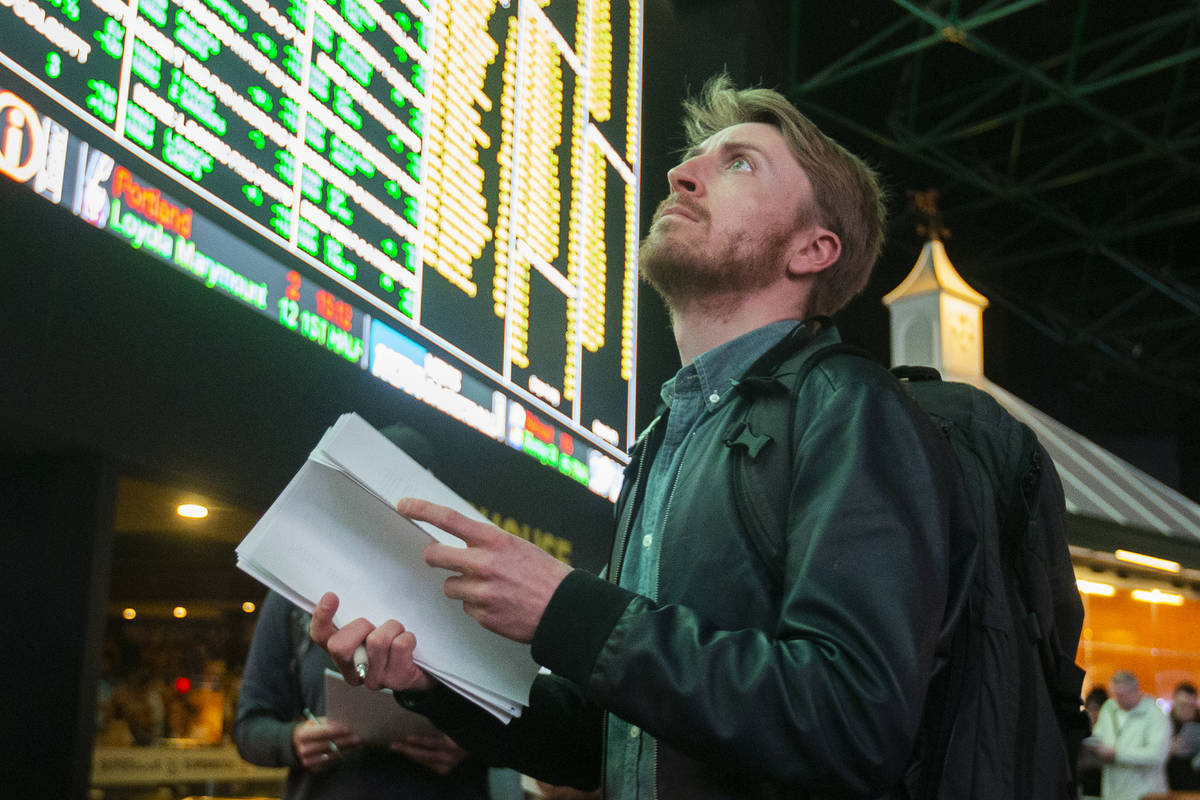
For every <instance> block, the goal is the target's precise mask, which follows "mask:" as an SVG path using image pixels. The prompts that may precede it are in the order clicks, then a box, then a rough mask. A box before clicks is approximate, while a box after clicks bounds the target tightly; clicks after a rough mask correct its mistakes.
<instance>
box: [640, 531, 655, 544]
mask: <svg viewBox="0 0 1200 800" xmlns="http://www.w3.org/2000/svg"><path fill="white" fill-rule="evenodd" d="M653 543H654V537H653V536H651V535H650V534H648V533H647V534H646V535H645V536H643V537H642V547H649V546H650V545H651V544H653Z"/></svg>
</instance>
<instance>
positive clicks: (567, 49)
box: [0, 0, 642, 498]
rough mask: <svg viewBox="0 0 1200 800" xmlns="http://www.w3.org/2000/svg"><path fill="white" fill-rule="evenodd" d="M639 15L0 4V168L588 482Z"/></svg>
mask: <svg viewBox="0 0 1200 800" xmlns="http://www.w3.org/2000/svg"><path fill="white" fill-rule="evenodd" d="M641 24H642V13H641V8H640V3H639V2H638V0H633V1H632V2H626V3H620V2H615V1H613V0H581V1H580V2H560V1H559V0H550V1H549V2H547V1H546V0H510V1H509V2H496V1H495V0H492V1H490V2H489V1H485V0H446V1H445V2H443V0H385V1H384V2H375V0H310V1H309V2H305V1H304V0H0V172H2V173H3V174H4V175H6V176H7V178H8V179H10V180H13V181H17V182H20V183H24V184H26V185H27V186H28V187H29V189H30V190H31V191H33V192H36V193H37V194H39V195H41V196H43V197H45V198H46V199H47V200H48V201H50V202H51V203H53V204H56V205H58V206H60V207H61V209H62V210H63V211H64V212H67V213H73V214H74V215H76V216H77V217H79V219H80V220H81V223H80V224H85V223H86V224H90V225H93V226H96V227H98V228H102V229H105V230H107V231H108V232H109V233H111V234H112V235H114V236H117V237H121V238H122V239H124V240H125V241H126V242H127V243H128V244H129V246H130V247H131V248H134V249H137V250H140V251H142V252H143V253H146V254H148V255H149V256H150V257H152V258H154V259H156V260H157V261H159V262H161V263H162V264H164V265H167V266H169V267H170V268H173V269H176V270H179V271H181V272H183V273H185V274H187V275H189V276H191V277H193V278H195V279H196V280H198V281H201V282H203V284H204V285H205V286H207V287H208V288H209V289H211V290H212V291H215V292H219V293H221V294H223V295H225V296H227V297H228V298H229V299H230V300H231V301H232V302H236V303H239V304H241V305H243V306H245V307H247V308H249V309H251V310H253V311H255V312H257V313H260V314H264V315H267V316H269V317H271V318H272V319H273V320H275V321H276V322H277V323H278V324H279V325H280V326H281V328H283V329H285V330H287V331H291V332H294V334H295V335H298V336H303V337H305V338H306V339H308V340H310V341H311V342H312V343H313V345H314V347H316V348H320V349H321V350H324V351H326V352H327V354H328V356H327V357H336V358H342V359H345V360H347V361H349V362H352V363H354V364H357V365H359V366H361V367H362V368H363V369H364V370H369V371H370V373H371V374H372V375H374V376H376V377H377V378H379V379H380V380H383V381H385V382H387V383H389V384H391V385H393V386H394V387H396V389H397V390H399V391H403V392H406V393H408V394H409V395H412V396H414V397H416V398H418V399H420V400H422V401H423V402H425V403H427V404H429V405H430V406H433V407H434V408H436V409H438V410H440V411H442V412H444V413H447V414H449V415H452V416H454V417H455V418H457V419H459V420H460V421H462V422H463V423H465V424H467V425H470V426H471V427H473V428H475V429H477V430H478V431H480V432H481V433H483V434H485V435H487V436H489V437H492V438H494V439H496V440H499V441H504V442H507V443H508V444H509V445H511V446H512V447H513V448H514V449H517V450H520V451H522V452H524V453H526V454H528V455H529V456H531V457H533V458H536V459H538V460H539V461H540V462H542V463H543V464H545V465H547V466H548V467H551V468H553V469H555V470H557V471H559V472H561V473H563V474H564V475H567V476H569V477H570V478H572V479H574V480H576V481H578V482H580V483H582V484H585V485H587V486H588V487H589V488H590V489H591V490H592V491H594V492H596V493H597V494H600V495H602V496H606V497H610V498H615V496H616V492H617V489H618V487H619V483H620V476H621V463H622V461H623V459H624V454H623V450H624V447H625V446H627V444H628V443H629V441H630V439H631V437H632V435H633V425H634V421H633V418H632V417H633V408H634V405H633V395H634V373H635V363H634V359H635V340H634V337H635V331H636V317H635V309H636V292H637V280H636V263H635V259H636V250H637V220H638V213H637V198H638V167H637V165H638V147H639V111H640V97H639V91H640V70H641V55H640V42H641ZM119 266H120V265H113V268H119ZM164 302H169V299H167V298H164Z"/></svg>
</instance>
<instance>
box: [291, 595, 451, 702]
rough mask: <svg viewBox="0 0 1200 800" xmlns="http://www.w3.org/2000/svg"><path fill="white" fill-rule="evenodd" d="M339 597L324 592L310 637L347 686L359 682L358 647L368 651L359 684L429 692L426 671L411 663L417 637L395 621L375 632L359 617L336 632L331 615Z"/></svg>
mask: <svg viewBox="0 0 1200 800" xmlns="http://www.w3.org/2000/svg"><path fill="white" fill-rule="evenodd" d="M338 602H339V601H338V597H337V595H336V594H334V593H332V592H327V593H326V594H325V595H323V596H322V597H321V600H320V602H318V603H317V605H316V608H314V609H313V616H312V623H311V625H310V626H309V635H310V636H311V637H312V640H313V641H314V642H316V643H317V645H318V646H319V647H321V648H323V649H324V650H325V651H326V652H327V653H329V657H330V658H331V659H332V660H333V663H334V665H335V666H336V667H337V668H338V671H339V672H341V673H342V677H344V678H345V679H346V683H348V684H350V685H352V686H353V685H356V684H357V683H358V682H359V681H360V678H359V677H358V670H357V669H356V668H355V664H354V653H355V651H356V650H357V649H358V647H359V645H365V646H366V648H367V664H368V666H367V676H366V678H365V679H361V682H362V683H363V684H365V685H366V687H367V688H368V689H392V690H393V691H398V692H402V691H408V690H410V689H429V688H431V687H432V686H433V680H432V679H431V678H430V677H429V675H428V673H426V672H425V670H423V669H421V668H420V667H418V666H417V665H416V663H415V662H414V661H413V650H414V649H415V648H416V645H417V640H416V637H415V636H413V634H412V633H411V632H410V631H407V630H405V629H404V626H403V625H401V624H400V623H399V622H396V621H395V620H388V621H387V622H385V623H384V624H383V625H381V626H379V627H378V628H376V627H375V626H374V625H372V624H371V623H370V622H368V621H367V620H365V619H363V618H361V617H359V618H358V619H356V620H354V621H353V622H351V623H349V624H348V625H344V626H342V627H341V628H335V627H334V624H333V618H334V615H335V614H336V613H337V609H338Z"/></svg>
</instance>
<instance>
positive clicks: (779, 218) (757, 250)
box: [638, 122, 815, 305]
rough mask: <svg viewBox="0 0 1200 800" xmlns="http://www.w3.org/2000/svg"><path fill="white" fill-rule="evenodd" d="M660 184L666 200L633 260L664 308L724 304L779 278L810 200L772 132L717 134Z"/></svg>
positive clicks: (763, 128) (743, 129)
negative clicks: (668, 188) (710, 302)
mask: <svg viewBox="0 0 1200 800" xmlns="http://www.w3.org/2000/svg"><path fill="white" fill-rule="evenodd" d="M667 178H668V180H669V181H670V183H671V194H670V196H668V197H667V199H666V200H664V201H663V202H662V203H661V204H660V205H659V207H658V210H657V211H655V213H654V219H653V221H652V222H651V225H650V230H649V232H648V233H647V234H646V237H645V239H643V241H642V246H641V249H640V251H639V253H638V259H639V268H640V271H641V273H642V276H643V277H644V278H645V279H646V280H647V281H648V282H649V283H650V285H651V286H653V287H654V288H655V289H656V290H657V291H658V292H659V294H661V295H662V296H663V297H664V299H666V300H667V302H668V304H671V305H675V304H677V303H680V302H685V301H689V300H701V301H703V300H705V299H714V298H722V297H725V298H728V297H729V296H730V295H733V294H744V293H747V292H752V291H755V290H758V289H763V288H765V287H767V286H770V285H771V284H772V283H773V282H775V281H777V280H780V279H782V278H784V276H785V274H786V265H787V262H788V259H789V257H790V255H791V254H792V252H793V251H794V250H795V249H796V241H797V235H798V233H799V231H800V229H799V227H798V225H797V222H798V220H799V218H800V215H801V210H802V209H803V210H805V211H809V210H810V209H812V205H813V200H812V186H811V184H810V183H809V180H808V177H807V176H806V175H805V174H804V170H803V169H802V168H801V167H800V165H799V164H797V163H796V160H795V159H794V158H793V157H792V154H791V151H790V150H788V147H787V144H786V143H785V142H784V139H783V136H782V134H780V132H779V130H778V129H777V128H776V127H774V126H773V125H767V124H765V123H761V122H746V123H742V124H740V125H734V126H732V127H729V128H725V129H724V130H721V131H718V132H717V133H715V134H713V135H712V136H711V137H709V138H708V140H707V141H705V142H704V143H703V144H702V145H701V146H700V147H698V148H697V149H696V150H695V151H693V152H692V153H691V154H690V156H689V157H688V158H687V159H686V160H684V161H683V163H681V164H680V165H679V166H677V167H675V168H674V169H672V170H671V171H670V172H668V173H667ZM806 216H810V217H811V216H815V212H814V213H809V214H807V215H806Z"/></svg>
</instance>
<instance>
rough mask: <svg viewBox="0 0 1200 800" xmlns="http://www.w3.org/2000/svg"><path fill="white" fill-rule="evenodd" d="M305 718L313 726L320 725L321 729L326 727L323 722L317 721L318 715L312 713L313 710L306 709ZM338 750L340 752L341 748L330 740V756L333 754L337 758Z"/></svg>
mask: <svg viewBox="0 0 1200 800" xmlns="http://www.w3.org/2000/svg"><path fill="white" fill-rule="evenodd" d="M304 716H306V717H308V721H309V722H311V723H312V724H313V725H319V726H320V727H322V728H323V727H325V726H324V724H323V723H322V722H321V720H319V719H317V716H316V714H314V713H312V710H311V709H309V708H305V709H304ZM338 750H339V748H338V746H337V742H335V741H333V740H332V739H330V740H329V752H330V754H331V755H335V756H336V755H337V754H338Z"/></svg>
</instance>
